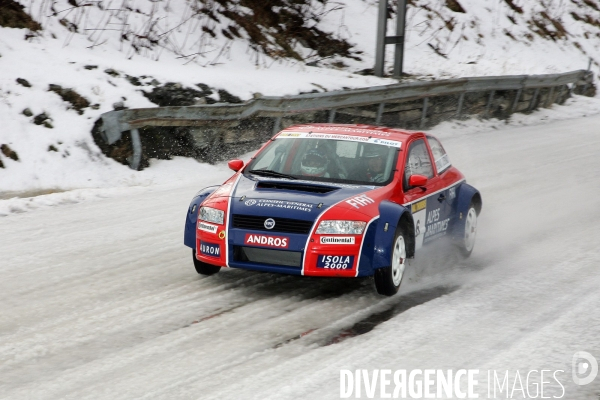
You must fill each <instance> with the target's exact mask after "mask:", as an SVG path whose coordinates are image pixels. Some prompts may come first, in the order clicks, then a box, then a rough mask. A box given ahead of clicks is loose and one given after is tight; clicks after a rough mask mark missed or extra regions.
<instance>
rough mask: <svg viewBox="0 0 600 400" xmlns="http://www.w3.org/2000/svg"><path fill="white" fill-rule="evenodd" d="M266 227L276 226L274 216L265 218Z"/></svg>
mask: <svg viewBox="0 0 600 400" xmlns="http://www.w3.org/2000/svg"><path fill="white" fill-rule="evenodd" d="M265 228H267V229H273V228H275V220H274V219H273V218H267V219H265Z"/></svg>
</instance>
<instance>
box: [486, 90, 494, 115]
mask: <svg viewBox="0 0 600 400" xmlns="http://www.w3.org/2000/svg"><path fill="white" fill-rule="evenodd" d="M495 93H496V91H495V90H492V91H491V92H490V97H489V98H488V102H487V105H486V106H485V113H484V114H483V118H487V117H488V116H489V114H490V107H491V106H492V101H493V100H494V94H495Z"/></svg>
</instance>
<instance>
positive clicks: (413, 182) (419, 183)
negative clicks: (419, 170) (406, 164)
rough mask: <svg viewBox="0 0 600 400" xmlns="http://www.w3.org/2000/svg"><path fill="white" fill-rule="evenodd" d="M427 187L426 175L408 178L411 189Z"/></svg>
mask: <svg viewBox="0 0 600 400" xmlns="http://www.w3.org/2000/svg"><path fill="white" fill-rule="evenodd" d="M425 185H427V177H426V176H425V175H411V176H410V178H408V186H410V187H423V186H425Z"/></svg>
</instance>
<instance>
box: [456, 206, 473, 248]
mask: <svg viewBox="0 0 600 400" xmlns="http://www.w3.org/2000/svg"><path fill="white" fill-rule="evenodd" d="M476 236H477V209H476V208H475V204H473V203H471V205H470V206H469V210H468V211H467V215H466V217H465V230H464V232H463V235H462V238H461V240H460V243H459V245H458V247H459V249H460V253H461V254H462V255H463V256H464V257H469V256H470V255H471V253H472V252H473V248H474V247H475V238H476Z"/></svg>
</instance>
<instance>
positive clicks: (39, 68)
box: [0, 0, 600, 198]
mask: <svg viewBox="0 0 600 400" xmlns="http://www.w3.org/2000/svg"><path fill="white" fill-rule="evenodd" d="M412 3H414V4H412V5H409V8H408V16H407V35H408V36H407V46H406V61H405V71H406V72H407V73H409V74H411V75H412V76H411V77H410V78H409V79H432V78H445V77H456V76H477V75H499V74H523V73H532V74H534V73H551V72H565V71H569V70H574V69H582V68H586V67H587V58H588V56H590V57H593V58H594V59H596V60H598V59H600V49H599V48H598V46H599V43H600V41H599V40H598V33H599V32H600V28H599V26H600V23H597V21H598V20H600V11H598V9H597V8H598V7H595V6H594V5H596V0H586V1H571V2H567V1H551V2H542V3H539V2H528V1H517V0H511V1H479V0H460V2H459V4H460V5H461V7H462V9H463V11H465V12H457V11H453V10H452V9H450V8H449V7H448V6H447V5H446V2H440V1H434V0H419V1H414V2H412ZM22 4H23V5H24V6H25V11H27V12H28V13H29V14H30V15H31V16H32V17H33V18H34V19H35V20H37V21H38V22H39V23H40V24H41V25H42V27H43V30H41V31H39V32H34V33H31V32H28V31H27V30H24V29H15V28H4V27H0V56H1V57H0V71H1V72H2V73H1V74H0V120H1V121H2V124H3V126H2V128H1V130H0V145H2V144H4V145H8V146H9V148H10V149H12V150H13V151H15V152H16V154H17V155H18V161H15V160H13V159H11V158H9V157H8V156H6V155H3V154H0V161H1V162H2V164H3V165H4V168H0V193H2V194H0V197H3V198H6V197H10V196H13V195H15V194H16V193H20V194H21V195H28V194H31V193H40V192H44V191H61V190H70V189H77V188H78V189H82V188H98V187H115V186H129V185H144V184H147V183H148V182H158V181H161V182H165V181H170V180H173V179H181V178H182V177H181V176H180V174H179V173H178V172H177V171H182V170H188V171H189V173H190V174H201V173H202V171H204V168H205V167H204V166H203V165H201V164H195V163H194V162H184V161H182V163H183V164H179V165H178V166H173V165H171V163H155V165H153V167H152V168H150V169H149V171H144V172H143V173H132V172H131V171H129V170H128V169H127V167H124V166H122V165H120V164H118V163H116V162H114V161H113V160H112V159H107V158H105V157H104V156H103V155H102V154H101V153H100V152H99V149H98V148H97V147H96V145H95V144H94V142H93V141H92V139H91V136H90V131H91V128H92V126H93V123H94V121H96V120H97V118H98V117H99V115H100V114H101V113H103V112H106V111H110V110H112V108H113V104H115V103H118V102H122V103H124V105H125V106H127V107H131V108H135V107H151V106H153V103H151V102H150V101H149V100H148V99H147V98H146V97H144V96H143V95H142V93H141V91H142V90H144V91H150V90H151V89H152V88H154V87H155V85H163V84H165V83H167V82H178V83H180V84H181V85H182V86H183V87H191V88H192V87H195V88H197V86H195V85H196V84H200V83H201V84H206V85H208V86H210V87H211V88H213V89H215V90H217V89H226V90H227V91H228V92H230V93H231V94H233V95H235V96H238V97H240V98H241V99H242V100H247V99H250V98H251V97H252V95H253V94H255V93H261V94H263V95H286V94H296V93H299V92H308V91H312V90H317V91H323V90H335V89H340V88H343V87H351V88H354V87H365V86H373V85H382V84H387V83H391V82H393V81H392V80H391V79H382V78H376V77H374V76H363V75H359V74H356V73H355V72H357V71H360V70H363V69H366V68H372V66H373V57H374V42H375V36H374V34H375V21H376V14H377V2H376V1H375V0H358V1H352V2H350V1H348V2H327V3H324V4H323V3H321V2H319V1H314V2H313V3H312V7H311V8H310V10H307V14H310V15H319V16H320V17H319V18H320V21H318V22H316V21H315V20H309V21H307V22H306V23H307V25H310V24H316V26H317V27H318V28H319V29H321V30H323V31H326V32H330V33H332V34H333V35H334V36H335V37H337V38H340V39H345V40H347V41H348V42H349V43H351V44H352V45H354V47H353V48H352V52H353V53H352V54H353V58H349V57H345V58H344V57H331V58H327V57H320V56H318V54H315V52H314V51H310V50H308V49H306V48H305V47H304V46H303V45H302V44H301V43H300V42H299V41H293V43H292V42H290V45H291V46H292V47H293V49H294V50H295V51H296V52H297V53H298V54H300V55H301V56H302V57H305V60H306V62H307V63H310V65H311V66H307V64H306V63H304V62H301V61H297V60H294V59H283V60H282V59H277V60H275V59H273V58H270V57H269V56H267V55H265V54H262V53H256V52H255V51H253V50H252V43H251V41H250V40H249V37H248V35H243V34H242V35H241V38H239V39H236V40H230V39H228V38H227V37H226V36H224V35H223V34H222V33H219V32H222V30H223V29H225V28H228V26H229V25H230V23H231V20H229V19H227V18H226V17H223V16H222V15H221V16H218V18H217V19H218V22H217V21H215V20H214V19H211V18H210V17H208V16H207V14H205V13H201V12H198V13H196V14H194V9H193V7H192V4H196V3H192V2H189V1H181V2H167V1H158V2H156V1H148V0H128V1H123V2H118V4H117V3H115V4H113V3H112V2H107V1H99V2H94V3H79V6H78V7H74V6H73V4H78V3H76V2H72V1H70V2H69V1H66V0H59V1H55V2H49V1H46V0H31V1H27V2H22ZM206 4H210V5H211V7H213V8H214V10H215V12H217V11H219V10H220V11H221V12H222V11H223V10H221V9H220V7H221V6H219V3H217V2H206ZM241 9H242V10H243V7H241ZM308 11H310V13H308ZM393 25H394V24H393V22H391V23H390V24H389V33H390V34H393ZM202 27H206V28H207V29H209V30H211V31H214V32H216V34H215V37H214V38H213V37H212V36H211V35H210V34H208V33H207V32H206V31H203V30H202ZM542 28H543V29H542ZM536 32H540V33H536ZM124 36H125V37H127V39H125V40H123V37H124ZM154 42H156V43H158V44H153V43H154ZM388 47H389V48H388V50H389V54H388V57H387V59H388V60H391V51H392V48H391V46H388ZM136 48H137V49H138V51H136V50H135V49H136ZM388 67H390V68H391V65H388ZM597 68H598V64H597V63H596V62H595V63H594V64H593V70H594V71H597ZM105 71H109V72H110V74H109V73H107V72H105ZM132 78H137V79H138V80H139V86H136V84H138V83H135V82H137V81H135V79H132ZM17 79H24V80H26V81H27V82H28V84H29V85H30V86H31V87H25V86H23V84H22V83H18V82H17ZM50 85H60V86H61V87H62V88H64V89H68V88H72V89H74V90H75V91H76V92H77V93H79V94H80V95H82V96H83V97H84V98H85V99H87V100H88V101H89V103H90V107H87V108H84V109H83V110H82V114H81V115H80V114H79V113H78V112H77V110H75V109H73V107H72V105H71V104H69V103H68V102H66V101H64V100H62V99H61V97H59V95H58V94H57V93H55V92H52V91H49V90H48V89H49V87H50ZM26 109H28V110H29V111H31V114H32V115H31V116H26V115H24V114H23V112H24V111H25V110H26ZM40 114H45V115H46V116H47V117H49V119H48V120H47V122H48V123H49V124H50V125H51V126H52V128H49V127H45V126H44V125H35V124H34V123H33V121H34V119H35V117H36V116H40Z"/></svg>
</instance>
